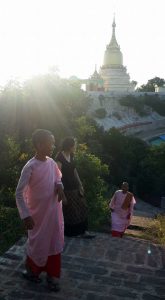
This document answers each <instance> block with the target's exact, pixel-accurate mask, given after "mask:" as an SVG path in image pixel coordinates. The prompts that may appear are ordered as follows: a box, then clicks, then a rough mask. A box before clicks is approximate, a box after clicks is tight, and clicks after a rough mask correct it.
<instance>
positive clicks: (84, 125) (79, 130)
mask: <svg viewBox="0 0 165 300" xmlns="http://www.w3.org/2000/svg"><path fill="white" fill-rule="evenodd" d="M95 132H96V129H95V126H94V124H92V123H91V122H90V119H89V118H87V117H86V116H81V117H79V118H77V119H76V120H75V135H76V136H77V137H78V138H79V141H80V142H82V143H83V142H85V141H87V140H88V139H90V138H91V136H93V135H94V133H95Z"/></svg>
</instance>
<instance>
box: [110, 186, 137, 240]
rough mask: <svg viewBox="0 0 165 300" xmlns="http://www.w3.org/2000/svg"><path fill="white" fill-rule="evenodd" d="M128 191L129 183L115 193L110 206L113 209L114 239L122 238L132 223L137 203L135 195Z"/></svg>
mask: <svg viewBox="0 0 165 300" xmlns="http://www.w3.org/2000/svg"><path fill="white" fill-rule="evenodd" d="M128 190H129V185H128V183H127V182H123V183H122V186H121V190H118V191H116V192H115V194H114V195H113V197H112V199H111V202H110V204H109V208H110V209H111V222H112V224H111V232H112V236H113V237H120V238H122V237H123V234H124V232H125V230H126V229H127V227H128V226H129V225H130V222H131V217H132V215H133V208H134V205H135V203H136V201H135V198H134V196H133V194H132V193H130V192H129V191H128Z"/></svg>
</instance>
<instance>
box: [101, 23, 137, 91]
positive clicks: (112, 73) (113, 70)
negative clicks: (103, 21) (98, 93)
mask: <svg viewBox="0 0 165 300" xmlns="http://www.w3.org/2000/svg"><path fill="white" fill-rule="evenodd" d="M112 28H113V31H112V37H111V41H110V43H109V45H107V47H106V51H105V54H104V62H103V65H102V67H101V68H100V75H101V77H102V79H103V82H104V90H105V91H113V92H121V93H122V92H132V91H134V89H135V85H134V84H133V83H131V82H130V76H129V74H128V73H127V69H126V67H124V66H123V55H122V52H121V50H120V46H119V45H118V43H117V40H116V35H115V28H116V23H115V19H114V21H113V23H112Z"/></svg>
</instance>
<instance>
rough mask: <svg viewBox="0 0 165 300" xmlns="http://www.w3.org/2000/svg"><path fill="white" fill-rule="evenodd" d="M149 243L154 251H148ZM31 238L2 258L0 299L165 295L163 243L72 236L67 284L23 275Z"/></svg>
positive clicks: (152, 299) (106, 299) (66, 256)
mask: <svg viewBox="0 0 165 300" xmlns="http://www.w3.org/2000/svg"><path fill="white" fill-rule="evenodd" d="M148 247H150V249H151V254H148V253H147V250H148ZM24 251H25V238H23V239H22V240H20V241H19V242H18V243H17V244H16V245H14V246H13V247H12V248H11V249H10V250H9V251H8V252H6V253H5V254H4V255H3V256H2V257H1V258H0V300H17V299H18V300H20V299H21V300H24V299H26V300H53V299H54V300H77V299H80V300H81V299H82V300H117V299H119V300H120V299H124V300H127V299H131V300H133V299H141V300H158V299H165V262H164V261H163V260H164V256H163V249H162V248H161V247H159V246H157V245H153V244H152V245H150V244H149V243H148V242H147V241H144V240H140V239H137V238H132V237H126V236H125V237H124V238H123V239H118V238H112V237H111V236H110V235H109V234H104V233H103V234H102V233H97V236H96V238H95V239H94V240H85V239H84V240H83V239H79V238H68V239H66V243H65V250H64V253H63V263H62V278H61V286H62V290H61V291H60V292H59V293H56V294H55V293H48V291H47V289H46V286H45V281H44V277H43V283H41V284H34V283H29V282H27V281H26V280H24V279H23V278H22V276H21V270H23V266H24V264H23V260H24Z"/></svg>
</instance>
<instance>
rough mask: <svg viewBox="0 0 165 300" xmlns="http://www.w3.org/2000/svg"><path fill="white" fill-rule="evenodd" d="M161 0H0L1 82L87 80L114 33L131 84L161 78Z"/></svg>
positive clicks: (164, 19)
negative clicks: (40, 77) (50, 76)
mask: <svg viewBox="0 0 165 300" xmlns="http://www.w3.org/2000/svg"><path fill="white" fill-rule="evenodd" d="M164 11H165V0H156V1H154V0H0V84H1V85H3V84H5V83H6V82H7V81H8V80H11V79H18V80H24V79H26V78H29V77H32V76H34V75H36V74H44V73H47V72H48V71H49V70H50V68H51V67H52V66H56V67H57V69H58V70H59V75H60V76H61V77H65V78H68V77H70V76H77V77H79V78H82V79H85V78H88V77H89V76H90V75H91V74H92V73H93V72H94V69H95V65H97V69H98V71H99V68H100V66H101V65H102V64H103V57H104V52H105V49H106V45H107V44H109V42H110V39H111V34H112V22H113V16H114V13H115V18H116V38H117V41H118V44H119V45H120V47H121V51H122V53H123V63H124V66H126V67H127V71H128V73H129V74H130V77H131V80H136V81H137V82H138V85H141V84H145V83H147V81H148V80H149V79H151V78H153V77H155V76H158V77H161V78H164V79H165V14H164Z"/></svg>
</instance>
